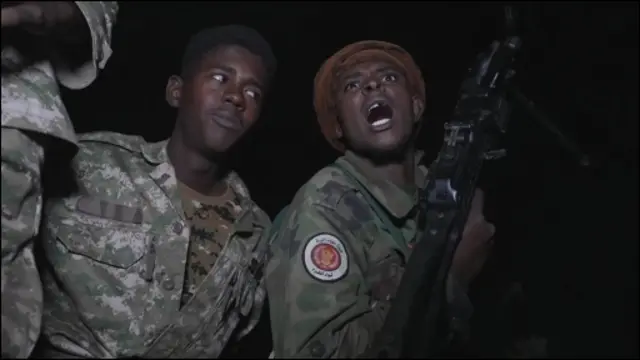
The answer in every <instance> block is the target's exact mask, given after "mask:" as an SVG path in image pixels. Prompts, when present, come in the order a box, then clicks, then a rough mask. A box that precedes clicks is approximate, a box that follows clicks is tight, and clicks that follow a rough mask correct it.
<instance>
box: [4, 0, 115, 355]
mask: <svg viewBox="0 0 640 360" xmlns="http://www.w3.org/2000/svg"><path fill="white" fill-rule="evenodd" d="M117 10H118V7H117V4H116V3H115V2H98V1H95V2H85V1H78V2H75V3H74V2H70V1H69V2H66V1H51V2H35V1H33V2H13V3H4V2H3V4H2V33H3V34H2V35H3V37H2V42H3V43H2V142H1V144H2V357H8V358H26V357H28V356H29V355H30V353H31V352H32V350H33V348H34V346H35V343H36V341H37V339H38V336H39V334H40V326H41V317H42V301H43V299H42V286H41V282H40V278H39V276H38V271H37V269H36V264H35V259H34V253H33V240H34V239H35V238H36V236H37V235H38V232H39V227H40V223H41V218H42V208H43V198H42V197H43V184H42V172H43V164H44V160H45V157H47V158H48V157H49V156H50V152H51V151H52V150H53V149H54V148H56V149H58V148H59V147H60V146H67V147H69V148H74V147H76V144H77V140H76V136H75V133H74V131H73V126H72V124H71V121H70V120H69V117H68V115H67V111H66V109H65V107H64V105H63V103H62V99H61V97H60V90H59V87H58V82H60V83H61V84H62V85H63V86H66V87H68V88H70V89H81V88H84V87H86V86H88V85H89V84H90V83H91V82H93V80H94V79H95V78H96V75H97V73H98V69H101V68H103V67H104V66H105V63H106V62H107V60H108V59H109V56H110V55H111V48H110V42H111V28H112V26H113V24H114V22H115V19H116V14H117ZM52 41H55V42H56V44H58V45H59V47H58V48H56V49H55V50H56V51H55V52H46V51H42V50H43V49H45V48H47V46H39V45H49V44H50V42H52ZM45 42H46V43H47V44H45ZM83 46H86V48H87V51H85V52H82V50H84V48H83ZM34 48H36V49H37V50H40V51H38V52H37V53H36V52H34V51H30V50H33V49H34ZM48 48H50V46H49V47H48ZM69 48H70V49H72V50H71V51H65V49H69ZM63 59H65V60H67V59H73V60H75V61H74V62H69V61H63ZM55 142H57V143H58V144H54V143H55ZM63 144H66V145H63ZM54 145H60V146H54ZM45 154H46V155H45Z"/></svg>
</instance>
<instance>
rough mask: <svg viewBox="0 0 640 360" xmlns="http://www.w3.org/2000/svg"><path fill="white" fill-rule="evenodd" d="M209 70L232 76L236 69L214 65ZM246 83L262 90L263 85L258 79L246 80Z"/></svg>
mask: <svg viewBox="0 0 640 360" xmlns="http://www.w3.org/2000/svg"><path fill="white" fill-rule="evenodd" d="M210 69H219V70H222V71H225V72H228V73H232V74H235V73H236V69H234V68H232V67H230V66H226V65H214V66H211V67H210ZM248 82H249V84H251V85H253V86H257V87H258V88H260V90H262V89H264V85H263V84H262V83H261V82H260V81H259V80H258V79H255V78H251V79H249V80H248Z"/></svg>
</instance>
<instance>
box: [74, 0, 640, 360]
mask: <svg viewBox="0 0 640 360" xmlns="http://www.w3.org/2000/svg"><path fill="white" fill-rule="evenodd" d="M120 6H121V8H120V16H119V21H118V24H117V25H116V27H115V32H114V38H113V49H114V54H113V56H112V58H111V60H110V61H109V63H108V65H107V67H106V69H105V71H104V72H103V73H102V75H101V76H100V78H99V79H98V81H97V82H96V83H95V84H94V85H92V86H91V87H90V88H88V89H86V90H83V91H76V92H65V100H66V103H67V105H68V109H69V112H70V113H71V116H72V118H73V119H74V121H75V125H76V127H77V129H79V130H80V131H91V130H111V131H119V132H123V133H130V134H139V135H142V136H144V137H145V138H146V139H147V140H150V141H157V140H161V139H164V138H167V137H168V136H169V135H170V131H171V129H172V126H173V121H174V117H175V112H174V110H172V109H171V108H170V107H169V106H168V105H167V104H166V103H165V100H164V90H165V85H166V81H167V78H168V77H169V76H170V75H171V74H173V73H175V72H177V70H178V67H179V61H180V58H181V56H182V51H183V49H184V46H185V45H186V43H187V40H188V38H189V36H190V35H191V34H193V33H195V32H196V31H198V30H200V29H201V28H203V27H207V26H214V25H222V24H229V23H242V24H245V25H249V26H253V27H255V28H256V29H258V30H259V31H260V32H261V33H263V34H264V36H265V37H266V38H267V39H268V40H269V41H270V42H271V44H272V46H273V47H274V51H275V52H276V55H277V56H278V60H279V69H278V70H279V71H278V75H277V80H276V84H275V88H274V89H273V91H272V93H271V95H272V96H270V97H269V99H268V100H267V101H268V103H267V106H266V109H265V111H264V113H263V116H262V119H261V121H260V122H259V124H258V125H257V126H256V128H255V131H252V132H251V133H250V135H248V137H247V138H245V141H244V145H245V146H243V148H242V151H241V153H240V154H238V155H239V156H238V158H239V159H238V160H239V161H238V168H239V172H240V173H241V175H242V176H243V178H244V180H245V182H246V183H247V184H248V185H249V187H250V189H251V190H252V194H253V197H254V198H255V200H256V201H257V202H258V204H260V205H261V206H262V207H263V208H265V210H267V211H268V212H269V214H270V215H271V216H274V215H275V214H276V213H277V211H278V210H279V208H280V207H282V206H284V205H285V204H287V203H288V201H289V200H290V199H291V197H292V196H293V194H294V193H295V191H296V190H297V189H298V188H299V187H300V186H301V185H302V184H303V183H304V182H305V181H306V180H308V179H309V178H310V177H311V176H312V175H313V174H314V173H315V172H316V171H317V170H319V169H320V168H321V167H323V166H324V165H326V164H328V163H329V162H330V161H332V160H333V159H334V158H335V157H336V155H337V154H336V153H334V152H333V151H332V150H331V149H330V147H329V146H328V145H327V144H326V143H325V141H324V139H323V138H322V136H321V135H320V131H319V128H318V126H317V125H316V123H315V120H314V113H313V108H312V97H311V96H312V84H313V77H314V75H315V73H316V71H317V69H318V68H319V66H320V64H321V62H322V61H323V60H324V59H326V58H327V57H328V56H330V55H331V54H333V53H334V52H335V51H337V50H338V49H339V48H341V47H342V46H344V45H346V44H348V43H351V42H353V41H357V40H364V39H378V40H387V41H391V42H395V43H397V44H400V45H401V46H403V47H405V48H406V49H407V50H408V51H409V52H410V53H411V54H413V56H414V58H415V59H416V61H417V62H418V64H420V65H421V67H422V69H423V72H424V74H425V79H426V82H427V86H428V91H429V96H428V110H427V112H428V114H427V117H426V121H427V125H426V126H424V128H423V134H422V136H421V138H420V139H421V143H422V147H423V148H424V149H425V150H427V151H428V154H429V155H430V158H431V159H432V158H433V157H434V156H435V154H436V152H437V149H438V148H439V146H440V144H441V141H442V140H441V139H442V124H443V122H444V121H445V120H446V118H447V116H448V115H449V114H450V113H451V111H452V108H453V105H454V104H455V100H456V92H457V89H458V86H459V84H460V81H461V79H462V76H463V75H464V72H465V69H466V67H467V66H468V65H469V64H470V62H471V61H472V60H473V58H474V56H475V55H476V53H477V52H479V51H480V50H483V49H485V48H486V47H487V46H488V44H489V43H490V42H491V40H493V39H494V38H496V37H498V36H501V35H502V32H501V31H502V29H503V27H502V22H501V21H502V20H501V16H502V12H501V9H500V7H499V4H497V3H481V2H477V3H467V2H447V3H441V2H412V3H405V2H401V1H397V2H394V3H386V2H357V3H347V2H344V3H339V4H338V3H321V2H297V3H296V2H263V3H253V2H239V1H238V2H218V1H213V2H197V3H196V2H188V1H183V2H145V3H138V2H121V3H120ZM518 6H519V7H520V8H521V10H522V15H523V16H522V20H523V21H522V25H523V32H522V35H523V40H524V50H523V52H522V54H521V56H520V57H519V59H518V66H517V70H518V84H519V86H520V88H521V89H522V90H523V92H524V93H526V94H527V96H528V97H530V98H531V99H532V100H534V101H535V102H536V104H537V106H538V107H539V108H540V109H541V110H543V111H544V112H545V113H546V114H547V115H548V116H549V118H550V120H551V121H552V122H553V123H555V124H556V125H557V126H558V127H559V128H560V130H561V131H562V132H563V133H564V134H565V135H566V136H567V137H568V138H570V139H572V140H574V141H575V142H577V143H578V144H579V146H580V148H581V149H582V151H583V152H585V153H586V154H588V155H589V156H590V157H592V159H593V161H594V163H595V165H594V166H593V167H592V168H587V169H585V168H580V167H579V166H578V165H577V160H576V159H575V157H573V156H572V155H571V154H570V153H568V152H566V151H565V150H564V149H563V148H562V147H561V146H560V145H558V143H557V142H555V140H554V138H553V137H552V136H551V135H550V134H549V133H548V132H547V131H546V130H545V129H544V128H543V127H541V126H539V125H538V124H537V123H536V122H534V121H532V120H531V118H530V117H527V116H526V115H525V114H524V112H522V111H520V112H516V113H515V114H514V117H513V118H512V121H511V123H510V128H509V134H508V135H507V137H506V140H505V142H506V145H507V148H508V151H509V153H508V154H509V156H508V157H507V158H506V159H504V160H499V161H498V162H495V163H493V164H491V165H489V166H487V167H486V169H485V170H486V171H485V173H484V174H483V176H484V187H485V189H486V192H487V202H488V204H487V213H488V216H489V217H490V218H491V220H493V221H494V222H495V224H496V226H497V228H498V233H497V240H496V248H495V251H494V256H493V257H492V259H491V260H490V262H489V264H488V265H487V267H486V271H484V272H483V274H482V275H481V277H480V279H479V280H478V283H477V284H476V289H474V291H473V293H472V295H473V297H474V299H475V300H476V306H477V307H476V311H477V314H478V316H477V318H476V321H475V323H474V326H475V330H476V332H477V334H479V335H477V339H480V340H479V342H480V343H484V344H485V348H490V347H491V346H493V345H491V344H493V343H492V342H491V341H493V340H491V338H492V336H494V337H495V336H498V335H497V334H500V331H504V329H511V328H508V327H506V325H505V324H506V322H504V321H499V320H497V319H501V318H503V317H504V316H503V315H504V314H502V315H501V313H500V312H495V310H492V308H495V307H496V304H497V303H498V301H499V298H500V297H501V296H502V293H503V292H504V289H506V287H507V284H509V282H510V281H518V282H520V283H521V284H522V285H523V288H524V293H525V295H526V303H525V305H524V306H522V307H520V308H519V310H518V311H517V314H518V316H523V317H524V318H525V320H526V321H525V320H517V321H516V326H515V328H514V329H515V330H513V332H514V333H515V332H516V331H525V332H529V333H537V334H541V335H544V336H546V337H547V338H548V339H549V352H550V356H551V357H569V356H586V357H597V356H604V357H609V356H611V357H636V358H637V357H638V340H637V338H638V304H637V303H638V264H637V261H638V230H637V229H638V227H637V218H638V201H637V200H638V192H637V189H638V188H637V181H638V167H637V161H638V159H637V152H638V140H637V133H638V5H637V2H613V1H611V2H607V3H597V2H558V3H542V4H540V3H535V4H534V3H524V4H523V5H518ZM264 336H268V334H265V335H264ZM487 344H489V345H487ZM496 346H497V345H496ZM482 351H485V352H484V354H486V353H487V351H488V352H490V351H492V350H491V349H488V350H487V349H484V350H482ZM482 351H481V352H482Z"/></svg>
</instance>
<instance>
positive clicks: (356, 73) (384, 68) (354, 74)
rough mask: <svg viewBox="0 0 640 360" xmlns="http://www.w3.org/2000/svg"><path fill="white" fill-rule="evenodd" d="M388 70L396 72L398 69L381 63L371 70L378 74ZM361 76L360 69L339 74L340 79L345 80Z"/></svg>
mask: <svg viewBox="0 0 640 360" xmlns="http://www.w3.org/2000/svg"><path fill="white" fill-rule="evenodd" d="M388 71H394V72H398V70H396V69H395V68H394V67H393V66H391V65H383V66H380V67H378V68H377V69H375V70H374V71H373V72H374V73H376V74H380V73H384V72H388ZM361 76H362V72H361V71H351V72H348V73H346V74H345V75H343V76H341V77H340V78H341V80H342V81H347V80H351V79H354V78H358V77H361Z"/></svg>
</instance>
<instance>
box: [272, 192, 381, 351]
mask: <svg viewBox="0 0 640 360" xmlns="http://www.w3.org/2000/svg"><path fill="white" fill-rule="evenodd" d="M283 225H286V226H284V227H283V228H282V229H281V231H279V232H278V235H277V237H276V239H275V240H274V243H273V252H274V257H273V258H272V261H271V262H270V264H269V266H268V267H267V289H268V293H269V303H270V310H271V314H270V315H271V322H272V335H273V338H274V352H275V358H296V357H313V358H336V357H339V358H353V357H356V356H357V355H358V354H360V353H362V352H363V351H364V349H365V348H366V346H367V345H368V342H369V341H370V340H371V336H372V335H373V334H374V332H375V331H377V329H379V328H380V326H381V325H382V320H383V316H384V310H383V309H382V308H381V307H376V306H375V304H372V303H371V301H370V296H369V295H368V294H367V290H366V289H365V288H366V286H365V281H364V275H363V274H364V272H365V270H364V269H363V268H362V267H363V266H365V265H363V263H364V261H363V251H362V248H361V247H359V246H358V244H359V242H357V240H356V238H355V236H354V235H353V234H352V233H350V232H349V231H344V230H341V229H348V228H349V224H348V219H347V218H345V217H343V216H341V215H340V214H339V213H338V212H337V211H336V210H334V209H332V208H329V207H327V206H325V205H320V204H307V205H304V206H301V207H298V208H294V207H293V206H292V208H291V210H290V214H289V216H288V217H287V219H286V220H284V222H283Z"/></svg>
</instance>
